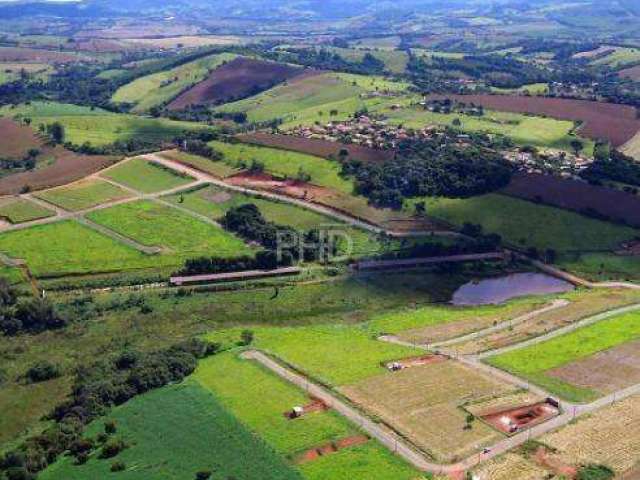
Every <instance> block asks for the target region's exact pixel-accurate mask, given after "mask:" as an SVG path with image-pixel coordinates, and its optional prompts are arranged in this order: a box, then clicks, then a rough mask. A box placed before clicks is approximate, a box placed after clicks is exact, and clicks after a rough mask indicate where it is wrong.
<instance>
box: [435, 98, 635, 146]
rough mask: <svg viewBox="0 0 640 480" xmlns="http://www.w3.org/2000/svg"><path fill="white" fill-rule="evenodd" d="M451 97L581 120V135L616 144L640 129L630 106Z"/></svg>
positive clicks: (535, 99)
mask: <svg viewBox="0 0 640 480" xmlns="http://www.w3.org/2000/svg"><path fill="white" fill-rule="evenodd" d="M436 97H437V98H442V95H436V96H434V97H433V98H436ZM449 98H452V99H455V100H457V101H460V102H466V103H471V102H473V103H475V104H476V105H482V106H483V107H485V108H489V109H492V110H501V111H504V112H514V113H530V114H533V115H546V116H549V117H554V118H559V119H563V120H573V121H582V122H584V126H583V127H582V128H581V129H580V135H583V136H585V137H589V138H592V139H595V140H597V139H600V138H604V139H607V140H609V141H610V142H611V144H612V145H613V146H614V147H619V146H621V145H623V144H625V143H627V142H628V141H629V140H631V139H632V138H633V136H634V135H635V134H636V133H637V132H638V131H639V130H640V120H639V119H638V118H637V117H636V108H635V107H631V106H628V105H616V104H613V103H603V102H590V101H588V100H571V99H564V98H546V97H525V96H514V95H449Z"/></svg>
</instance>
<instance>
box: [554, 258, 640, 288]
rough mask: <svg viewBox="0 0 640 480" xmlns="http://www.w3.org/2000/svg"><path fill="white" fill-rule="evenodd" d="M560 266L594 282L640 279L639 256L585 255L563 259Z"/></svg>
mask: <svg viewBox="0 0 640 480" xmlns="http://www.w3.org/2000/svg"><path fill="white" fill-rule="evenodd" d="M558 266H559V267H560V268H562V269H565V270H569V271H571V272H574V273H576V274H577V275H580V276H582V277H585V278H589V279H591V280H594V281H606V280H629V281H637V280H638V279H640V257H637V256H624V255H616V254H615V253H584V254H581V255H578V256H567V257H566V258H562V259H561V261H560V262H559V263H558Z"/></svg>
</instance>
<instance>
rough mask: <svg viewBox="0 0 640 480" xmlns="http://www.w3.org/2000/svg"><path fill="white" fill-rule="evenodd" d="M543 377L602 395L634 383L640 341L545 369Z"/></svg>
mask: <svg viewBox="0 0 640 480" xmlns="http://www.w3.org/2000/svg"><path fill="white" fill-rule="evenodd" d="M547 375H549V376H551V377H554V378H559V379H560V380H563V381H565V382H567V383H570V384H572V385H577V386H579V387H582V388H588V389H592V390H596V391H598V392H600V393H602V394H607V393H613V392H615V391H618V390H622V389H624V388H626V387H630V386H632V385H635V384H638V383H640V340H636V341H634V342H629V343H625V344H623V345H619V346H617V347H614V348H612V349H610V350H606V351H604V352H600V353H597V354H595V355H593V356H591V357H588V358H585V359H582V360H578V361H576V362H572V363H569V364H567V365H564V366H562V367H559V368H555V369H553V370H549V371H548V372H547Z"/></svg>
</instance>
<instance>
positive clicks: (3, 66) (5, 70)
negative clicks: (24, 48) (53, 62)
mask: <svg viewBox="0 0 640 480" xmlns="http://www.w3.org/2000/svg"><path fill="white" fill-rule="evenodd" d="M22 72H24V73H26V74H27V75H28V76H29V77H30V78H32V79H33V80H43V81H45V80H47V78H49V74H50V73H51V72H53V67H51V66H49V65H47V64H46V63H13V62H0V85H2V84H4V83H9V82H15V81H16V80H19V79H20V76H21V74H22Z"/></svg>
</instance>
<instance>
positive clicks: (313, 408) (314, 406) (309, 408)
mask: <svg viewBox="0 0 640 480" xmlns="http://www.w3.org/2000/svg"><path fill="white" fill-rule="evenodd" d="M327 410H329V405H327V404H326V403H324V402H323V401H322V400H320V399H318V398H314V399H313V401H312V402H311V403H308V404H307V405H305V406H304V407H302V413H300V414H298V415H296V414H295V413H294V412H293V409H292V410H288V411H286V412H284V416H285V417H287V418H289V419H291V420H293V419H296V418H300V417H301V416H304V415H308V414H309V413H314V412H325V411H327Z"/></svg>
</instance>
